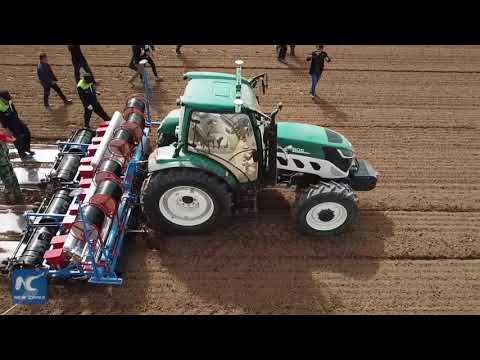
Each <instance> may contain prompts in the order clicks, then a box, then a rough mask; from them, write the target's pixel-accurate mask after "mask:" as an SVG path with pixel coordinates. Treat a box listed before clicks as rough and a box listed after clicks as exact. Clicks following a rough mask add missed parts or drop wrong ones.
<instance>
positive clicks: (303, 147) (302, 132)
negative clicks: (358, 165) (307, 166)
mask: <svg viewBox="0 0 480 360" xmlns="http://www.w3.org/2000/svg"><path fill="white" fill-rule="evenodd" d="M277 126H278V130H277V131H278V136H277V137H278V146H279V147H281V148H283V149H284V150H285V151H288V152H291V153H296V154H301V155H305V156H310V157H315V158H324V151H323V148H324V147H330V148H336V149H341V150H350V151H352V152H353V151H354V149H353V147H352V144H350V142H349V141H348V140H347V138H346V137H345V136H343V135H342V134H339V133H337V132H335V131H333V130H330V129H327V128H324V127H321V126H316V125H310V124H302V123H295V122H279V123H277Z"/></svg>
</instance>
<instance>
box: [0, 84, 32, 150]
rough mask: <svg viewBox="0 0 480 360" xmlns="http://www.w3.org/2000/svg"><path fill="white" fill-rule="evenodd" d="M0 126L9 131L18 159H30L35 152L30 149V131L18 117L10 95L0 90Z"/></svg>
mask: <svg viewBox="0 0 480 360" xmlns="http://www.w3.org/2000/svg"><path fill="white" fill-rule="evenodd" d="M0 124H1V125H2V126H3V127H4V128H5V129H7V130H8V131H10V133H11V134H12V135H13V137H14V138H15V141H14V142H13V144H14V145H15V148H16V149H17V151H18V155H19V156H20V158H21V159H22V160H26V159H31V158H32V155H35V152H34V151H32V150H31V149H30V141H31V134H30V130H29V129H28V127H27V125H25V123H24V122H23V121H22V120H20V118H19V117H18V112H17V109H16V108H15V105H14V104H13V100H12V97H11V96H10V93H9V92H8V91H7V90H3V89H1V90H0ZM27 153H28V154H27Z"/></svg>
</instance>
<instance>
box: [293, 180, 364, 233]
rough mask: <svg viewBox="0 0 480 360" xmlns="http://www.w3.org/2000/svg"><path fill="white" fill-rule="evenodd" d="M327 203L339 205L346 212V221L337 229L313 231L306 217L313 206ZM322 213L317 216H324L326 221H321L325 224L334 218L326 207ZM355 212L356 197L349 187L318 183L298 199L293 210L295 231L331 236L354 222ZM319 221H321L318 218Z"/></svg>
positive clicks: (333, 182) (332, 183)
mask: <svg viewBox="0 0 480 360" xmlns="http://www.w3.org/2000/svg"><path fill="white" fill-rule="evenodd" d="M327 202H329V203H336V204H338V205H341V206H342V207H343V208H344V209H345V210H346V219H345V221H344V222H343V223H340V224H339V225H338V227H336V228H333V229H329V230H321V229H315V228H313V227H312V226H310V225H309V224H308V222H307V215H309V212H310V210H312V209H313V208H314V207H315V206H317V205H319V204H321V203H327ZM312 211H314V210H312ZM322 211H323V213H322V212H321V213H320V214H319V216H326V219H325V220H323V221H327V222H328V221H330V220H328V218H329V217H331V216H334V215H333V214H335V212H334V211H332V210H330V209H328V206H327V209H325V210H322ZM329 211H330V213H329ZM342 211H343V210H342ZM357 212H358V196H357V194H356V193H355V191H353V190H352V188H351V187H350V186H349V185H347V184H343V183H337V182H335V181H331V182H320V183H319V184H317V185H312V186H310V188H309V189H307V190H306V191H305V192H304V193H302V194H301V195H300V196H299V197H298V199H297V201H296V203H295V206H294V209H293V213H294V217H295V225H296V228H297V230H298V231H299V232H300V233H302V234H304V235H310V236H332V235H338V234H340V233H342V232H344V231H345V230H347V229H348V228H349V227H350V226H351V225H352V223H353V222H354V221H355V219H356V216H357ZM330 214H331V215H330ZM312 216H313V215H312ZM340 219H341V216H340ZM332 220H333V219H332ZM310 221H311V220H310ZM319 221H322V220H321V219H320V218H319ZM339 221H341V220H339ZM327 222H325V224H327ZM322 224H323V223H322ZM332 224H333V223H332Z"/></svg>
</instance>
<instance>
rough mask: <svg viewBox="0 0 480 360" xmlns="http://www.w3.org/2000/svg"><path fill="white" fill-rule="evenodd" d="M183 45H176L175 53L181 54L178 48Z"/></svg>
mask: <svg viewBox="0 0 480 360" xmlns="http://www.w3.org/2000/svg"><path fill="white" fill-rule="evenodd" d="M182 46H183V45H177V47H176V48H175V53H176V54H177V55H182V51H181V50H180V49H181V48H182Z"/></svg>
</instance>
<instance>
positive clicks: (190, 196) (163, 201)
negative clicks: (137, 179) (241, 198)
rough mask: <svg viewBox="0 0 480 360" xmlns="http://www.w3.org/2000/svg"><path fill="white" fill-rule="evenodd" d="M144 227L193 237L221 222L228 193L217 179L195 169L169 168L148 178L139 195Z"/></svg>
mask: <svg viewBox="0 0 480 360" xmlns="http://www.w3.org/2000/svg"><path fill="white" fill-rule="evenodd" d="M142 203H143V210H144V213H145V215H146V217H147V221H148V224H149V225H150V226H151V227H152V228H154V229H156V230H159V231H162V232H165V233H170V234H179V235H195V234H201V233H205V232H209V231H211V230H213V229H214V228H216V227H218V226H220V225H221V224H223V223H224V222H225V220H226V219H227V218H228V216H229V215H230V212H231V193H230V191H229V189H228V187H227V185H226V184H225V183H223V182H221V181H220V180H219V179H217V178H215V177H214V176H211V175H209V174H206V173H204V172H201V171H198V170H191V169H172V170H168V171H161V172H158V173H155V174H153V175H152V177H151V178H150V179H149V180H148V184H146V186H145V189H144V190H143V194H142Z"/></svg>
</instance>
